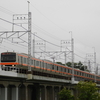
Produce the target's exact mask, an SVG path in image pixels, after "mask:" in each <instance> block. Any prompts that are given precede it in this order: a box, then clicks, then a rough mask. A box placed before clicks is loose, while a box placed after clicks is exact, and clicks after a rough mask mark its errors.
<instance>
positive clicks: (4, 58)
mask: <svg viewBox="0 0 100 100" xmlns="http://www.w3.org/2000/svg"><path fill="white" fill-rule="evenodd" d="M15 61H16V53H1V62H15Z"/></svg>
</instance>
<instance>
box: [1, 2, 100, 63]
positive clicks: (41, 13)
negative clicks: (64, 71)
mask: <svg viewBox="0 0 100 100" xmlns="http://www.w3.org/2000/svg"><path fill="white" fill-rule="evenodd" d="M29 10H30V12H32V32H33V33H34V32H36V33H37V35H38V36H39V37H41V38H43V39H44V40H47V41H49V42H52V43H55V44H57V45H60V41H61V40H70V39H71V37H73V39H74V48H75V49H74V52H75V54H77V55H79V56H80V57H76V56H75V60H76V59H77V60H80V61H84V59H82V58H85V56H86V53H94V50H95V51H96V57H97V63H100V0H30V7H29ZM27 12H28V3H27V0H1V1H0V18H3V19H6V20H8V21H12V15H13V14H27ZM0 23H1V24H0V30H1V31H5V30H11V26H10V25H8V23H6V22H5V23H4V22H3V21H0ZM70 31H71V32H72V34H71V33H70ZM3 43H4V42H3ZM1 46H2V48H5V47H6V46H7V45H5V47H3V45H1ZM8 48H10V47H8ZM49 48H50V47H49ZM21 49H23V48H21ZM51 49H52V48H50V50H51ZM55 50H56V49H55ZM81 57H82V58H81Z"/></svg>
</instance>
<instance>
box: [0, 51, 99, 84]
mask: <svg viewBox="0 0 100 100" xmlns="http://www.w3.org/2000/svg"><path fill="white" fill-rule="evenodd" d="M28 59H29V57H28V54H25V53H17V52H2V53H1V62H0V65H1V68H2V70H5V71H6V70H7V71H9V70H17V72H18V73H25V74H27V73H28ZM30 61H31V65H30V67H31V70H32V74H33V75H40V76H44V77H53V78H59V79H66V80H71V78H72V76H74V79H75V81H93V82H97V83H98V84H99V83H100V76H99V75H96V74H93V73H89V72H86V71H82V70H79V69H75V68H71V67H68V66H64V65H60V64H57V63H54V62H52V61H49V60H44V59H38V58H33V57H30ZM73 72H74V73H73Z"/></svg>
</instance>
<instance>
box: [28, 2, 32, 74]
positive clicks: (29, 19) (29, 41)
mask: <svg viewBox="0 0 100 100" xmlns="http://www.w3.org/2000/svg"><path fill="white" fill-rule="evenodd" d="M29 3H30V2H29V1H28V71H30V72H31V66H30V65H31V12H30V11H29Z"/></svg>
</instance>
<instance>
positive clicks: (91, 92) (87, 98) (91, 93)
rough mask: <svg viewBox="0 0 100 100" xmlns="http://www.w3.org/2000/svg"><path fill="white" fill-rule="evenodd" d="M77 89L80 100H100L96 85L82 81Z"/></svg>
mask: <svg viewBox="0 0 100 100" xmlns="http://www.w3.org/2000/svg"><path fill="white" fill-rule="evenodd" d="M76 88H77V90H78V92H79V95H78V100H100V94H99V93H98V92H97V90H98V88H97V87H96V83H93V82H91V81H90V82H84V81H80V82H79V83H78V85H77V86H76Z"/></svg>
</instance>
